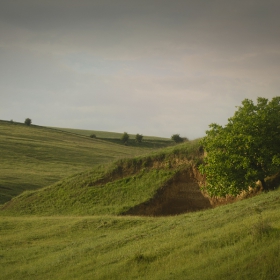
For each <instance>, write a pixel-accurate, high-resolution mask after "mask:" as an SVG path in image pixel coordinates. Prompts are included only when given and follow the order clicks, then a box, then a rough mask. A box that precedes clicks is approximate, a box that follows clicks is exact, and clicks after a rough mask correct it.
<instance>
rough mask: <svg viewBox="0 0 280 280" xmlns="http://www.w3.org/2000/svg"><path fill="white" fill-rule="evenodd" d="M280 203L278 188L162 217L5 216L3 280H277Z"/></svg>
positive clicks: (0, 239)
mask: <svg viewBox="0 0 280 280" xmlns="http://www.w3.org/2000/svg"><path fill="white" fill-rule="evenodd" d="M279 204H280V191H279V190H277V191H272V192H269V193H263V194H261V195H259V196H256V197H253V198H251V199H247V200H243V201H239V202H237V203H234V204H230V205H225V206H222V207H218V208H215V209H210V210H205V211H199V212H195V213H187V214H183V215H177V216H172V217H162V218H152V217H144V218H143V217H131V216H122V217H116V216H110V215H103V216H79V217H77V216H75V217H74V216H48V217H38V216H24V217H23V216H20V217H12V216H6V217H3V216H2V217H1V219H0V256H1V257H0V268H1V279H3V280H4V279H7V280H10V279H29V280H31V279H34V280H35V279H36V280H38V279H42V280H43V279H65V280H67V279H81V280H84V279H100V280H101V279H103V280H104V279H108V280H109V279H112V280H117V279H121V280H123V279H143V280H147V279H152V280H157V279H158V280H159V279H160V280H162V279H174V280H182V279H192V280H217V279H227V280H237V279H240V280H241V279H242V280H251V279H261V280H277V279H279V276H280V266H279V263H280V211H279ZM0 213H1V211H0Z"/></svg>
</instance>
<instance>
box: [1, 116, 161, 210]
mask: <svg viewBox="0 0 280 280" xmlns="http://www.w3.org/2000/svg"><path fill="white" fill-rule="evenodd" d="M158 147H159V146H157V144H156V143H155V148H158ZM151 150H152V149H151V148H150V147H130V146H124V145H122V146H121V145H117V144H115V143H111V142H108V141H103V140H100V139H91V138H89V137H86V136H83V135H79V134H73V133H72V134H71V133H66V132H63V131H58V130H54V129H50V128H45V127H40V126H33V125H32V126H26V125H24V124H20V123H15V122H14V123H11V122H7V121H0V151H1V161H0V170H1V171H0V204H1V203H4V202H6V201H8V200H10V199H11V198H12V197H14V196H16V195H18V194H20V193H21V192H23V191H24V190H34V189H38V188H41V187H43V186H47V185H50V184H52V183H54V182H57V181H59V180H60V179H62V178H66V177H68V176H70V175H72V174H74V173H77V172H80V171H83V170H85V169H88V168H91V167H92V166H96V165H98V164H102V163H106V162H111V161H113V160H116V159H118V158H124V157H131V156H135V155H139V154H143V153H147V152H149V151H151Z"/></svg>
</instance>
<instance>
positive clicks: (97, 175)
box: [0, 141, 200, 215]
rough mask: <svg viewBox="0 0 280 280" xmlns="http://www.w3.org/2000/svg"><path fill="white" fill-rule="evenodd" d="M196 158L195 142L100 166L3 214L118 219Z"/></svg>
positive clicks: (24, 198) (18, 201) (23, 198)
mask: <svg viewBox="0 0 280 280" xmlns="http://www.w3.org/2000/svg"><path fill="white" fill-rule="evenodd" d="M199 155H200V154H199V151H198V142H197V141H194V142H187V143H184V144H181V145H178V146H175V147H170V148H166V149H165V150H160V151H158V152H154V153H151V154H149V155H147V156H138V157H134V158H126V159H120V160H118V161H115V162H113V163H110V164H106V165H99V166H96V167H95V168H93V169H88V170H87V171H84V172H81V173H77V174H75V175H73V176H71V177H68V178H66V179H63V180H61V181H59V182H57V183H55V184H53V185H50V186H48V187H45V188H41V189H39V190H35V191H26V192H23V193H22V194H21V195H19V196H17V197H15V198H13V199H12V200H11V201H10V202H9V203H8V204H6V205H4V209H5V211H4V212H5V213H7V214H8V215H10V214H11V213H13V215H22V214H28V215H29V214H33V215H34V214H36V215H57V214H60V215H61V214H63V215H101V214H111V215H118V214H121V213H124V212H126V211H127V210H129V209H130V208H132V207H134V206H136V205H139V204H141V203H144V202H147V201H149V200H150V199H151V198H152V197H154V195H155V194H156V193H157V191H158V190H159V189H160V188H162V187H163V186H164V185H165V184H166V183H167V182H168V181H169V180H170V179H171V178H173V177H174V175H175V174H176V173H177V172H178V171H180V170H181V169H182V168H189V166H190V162H193V161H194V159H195V158H199ZM0 209H1V207H0Z"/></svg>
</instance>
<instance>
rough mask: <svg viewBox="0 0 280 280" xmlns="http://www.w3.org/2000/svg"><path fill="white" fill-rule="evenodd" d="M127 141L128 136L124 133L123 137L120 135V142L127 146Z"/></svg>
mask: <svg viewBox="0 0 280 280" xmlns="http://www.w3.org/2000/svg"><path fill="white" fill-rule="evenodd" d="M128 140H129V135H128V133H127V132H124V133H123V135H122V137H121V141H122V142H123V143H124V144H127V142H128Z"/></svg>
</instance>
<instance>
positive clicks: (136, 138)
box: [135, 133, 143, 143]
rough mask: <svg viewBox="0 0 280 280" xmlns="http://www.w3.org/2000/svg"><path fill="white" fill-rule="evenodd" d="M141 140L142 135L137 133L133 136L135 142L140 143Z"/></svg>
mask: <svg viewBox="0 0 280 280" xmlns="http://www.w3.org/2000/svg"><path fill="white" fill-rule="evenodd" d="M142 140H143V135H142V134H138V133H137V134H136V136H135V141H136V142H137V143H141V142H142Z"/></svg>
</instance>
